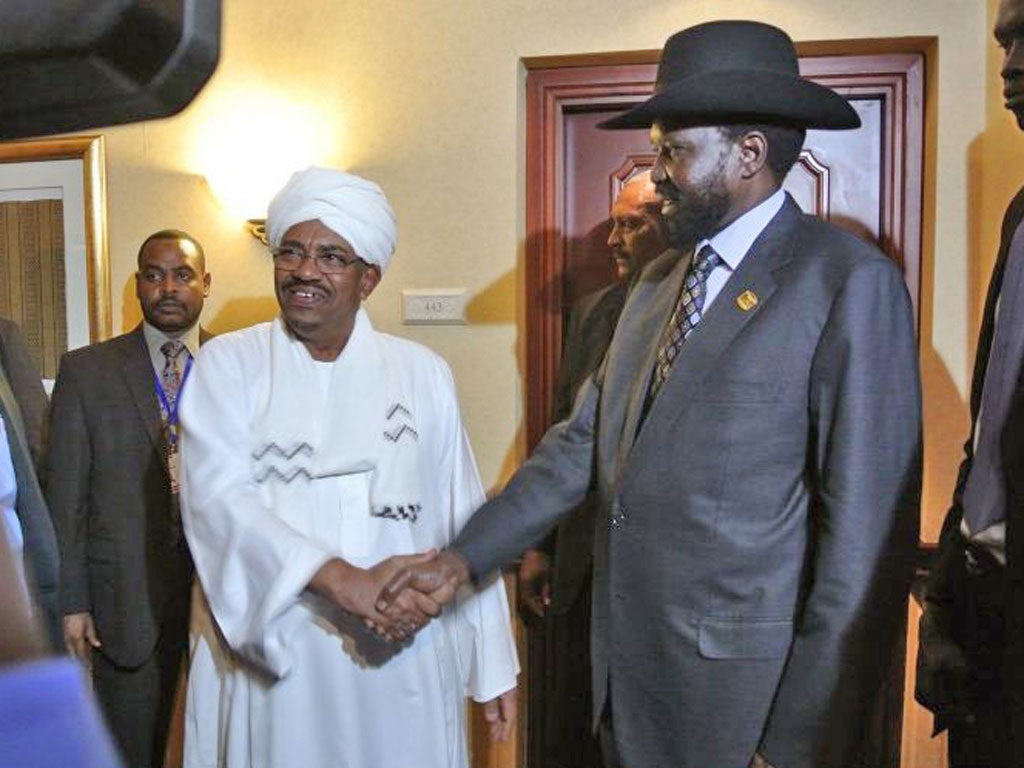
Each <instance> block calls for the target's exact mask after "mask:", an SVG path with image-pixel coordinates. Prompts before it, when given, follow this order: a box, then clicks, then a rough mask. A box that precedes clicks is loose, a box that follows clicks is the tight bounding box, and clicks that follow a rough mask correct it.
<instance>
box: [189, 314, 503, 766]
mask: <svg viewBox="0 0 1024 768" xmlns="http://www.w3.org/2000/svg"><path fill="white" fill-rule="evenodd" d="M339 366H342V367H341V368H339ZM275 367H276V368H277V369H278V375H277V376H275V373H274V369H275ZM284 372H287V377H284V376H282V374H283V373H284ZM181 421H182V426H183V446H182V458H183V492H182V516H183V522H184V527H185V532H186V535H187V537H188V541H189V545H190V547H191V549H192V553H193V557H194V559H195V564H196V571H197V574H198V576H199V582H200V584H201V586H202V590H203V592H204V594H203V595H201V596H200V599H199V600H197V601H196V603H197V607H198V610H197V611H196V612H195V616H194V620H193V648H192V659H191V669H190V678H189V690H188V697H187V704H186V724H185V765H186V766H187V767H188V768H212V767H213V766H217V767H218V768H219V767H221V766H225V767H227V768H242V767H243V766H244V767H249V766H251V767H252V768H328V767H330V768H391V767H395V768H398V767H400V766H410V767H412V766H415V767H416V768H433V767H435V766H436V767H437V768H441V767H442V766H443V767H444V768H464V766H467V765H468V758H467V752H466V739H465V698H464V697H465V696H467V695H468V696H471V697H472V698H473V699H475V700H477V701H487V700H489V699H493V698H494V697H496V696H498V695H499V694H501V693H504V692H505V691H507V690H509V689H510V688H512V687H513V686H514V685H515V676H516V674H517V672H518V662H517V659H516V653H515V646H514V642H513V639H512V633H511V628H510V622H509V610H508V604H507V601H506V596H505V590H504V586H503V584H502V582H501V579H500V578H492V579H491V580H489V581H488V582H487V586H481V587H479V588H478V589H476V590H472V589H465V590H463V591H462V592H461V593H460V595H459V597H458V599H457V601H456V602H455V604H453V606H450V607H449V608H446V609H445V611H444V613H443V614H442V616H441V618H440V619H438V620H435V621H432V622H430V624H428V625H427V626H426V627H425V628H424V629H423V630H421V631H420V632H419V633H418V634H417V635H416V636H415V638H414V639H413V640H412V641H411V642H409V643H407V644H402V645H395V644H389V643H386V642H384V641H383V640H380V639H378V638H377V637H376V636H374V635H373V634H372V633H370V632H369V631H367V630H366V629H365V628H364V627H363V626H362V622H361V621H360V620H358V619H355V618H353V617H352V616H349V615H347V614H344V613H342V612H340V611H337V610H332V608H331V607H330V606H327V605H326V604H325V601H323V600H321V599H319V598H317V597H316V596H313V595H311V594H310V593H308V592H307V591H306V590H305V587H306V585H307V584H308V582H309V580H310V578H311V577H312V576H313V574H314V573H315V572H316V571H317V569H319V568H320V566H322V565H323V564H324V563H325V562H327V560H328V559H329V558H331V557H335V556H337V557H341V558H344V559H345V560H346V561H348V562H350V563H352V564H354V565H357V566H361V567H365V566H370V565H373V564H375V563H376V562H378V561H380V560H381V559H383V558H385V557H387V556H390V555H395V554H410V553H414V552H422V551H425V550H427V549H430V548H440V547H443V546H444V545H445V544H447V543H448V542H449V541H450V540H451V539H452V538H453V537H454V535H455V533H456V532H457V531H458V530H459V529H460V528H461V526H462V524H463V523H464V522H465V520H466V519H467V518H468V517H469V515H470V514H471V513H472V512H473V510H474V509H475V508H476V507H477V506H479V504H480V503H481V502H482V501H483V498H484V495H483V490H482V487H481V484H480V479H479V476H478V474H477V470H476V465H475V463H474V460H473V456H472V453H471V451H470V447H469V443H468V441H467V439H466V435H465V432H464V430H463V428H462V424H461V421H460V417H459V408H458V403H457V401H456V396H455V387H454V383H453V381H452V378H451V373H450V371H449V370H448V367H447V365H446V364H445V363H444V361H443V360H441V359H440V358H439V357H438V356H437V355H435V354H433V353H432V352H430V351H429V350H427V349H426V348H425V347H422V346H420V345H418V344H414V343H412V342H409V341H407V340H403V339H399V338H396V337H393V336H388V335H386V334H382V333H377V332H376V331H374V330H373V329H372V327H371V326H370V323H369V320H368V319H367V317H366V315H365V313H364V312H363V311H360V313H359V315H358V317H357V322H356V327H355V330H354V331H353V334H352V337H351V338H350V340H349V343H348V344H347V345H346V347H345V349H344V350H343V351H342V354H341V355H340V356H339V358H338V360H336V361H334V362H333V363H317V362H315V361H313V360H312V358H310V357H309V354H308V352H307V351H306V350H305V347H304V346H303V345H302V344H301V343H300V342H298V341H296V340H294V339H293V338H292V337H291V336H290V335H288V334H287V332H286V331H285V330H284V326H283V325H282V324H281V321H280V320H276V321H274V322H273V323H266V324H263V325H258V326H255V327H253V328H249V329H246V330H243V331H239V332H236V333H231V334H226V335H223V336H219V337H217V338H216V339H213V340H211V341H210V342H209V343H208V344H206V345H204V347H203V348H202V350H201V351H200V353H199V356H198V357H197V360H196V363H195V365H194V368H193V372H192V381H190V382H189V386H188V388H187V390H186V395H185V396H184V398H183V403H182V411H181ZM347 425H350V426H351V429H346V426H347ZM275 430H276V431H275ZM289 430H290V431H291V432H292V434H285V433H287V432H289ZM204 598H205V599H204ZM207 605H208V606H209V609H211V611H210V612H212V617H213V618H214V619H215V620H216V622H215V623H214V622H213V621H211V620H210V612H207V611H206V610H204V609H205V608H206V606H207ZM225 640H226V644H225ZM226 646H230V648H231V649H232V652H233V653H232V652H227V651H226Z"/></svg>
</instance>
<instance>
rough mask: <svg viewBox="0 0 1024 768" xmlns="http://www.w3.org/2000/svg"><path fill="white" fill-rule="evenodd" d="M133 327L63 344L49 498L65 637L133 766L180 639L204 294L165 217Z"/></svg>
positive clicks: (188, 570)
mask: <svg viewBox="0 0 1024 768" xmlns="http://www.w3.org/2000/svg"><path fill="white" fill-rule="evenodd" d="M135 286H136V295H137V296H138V299H139V303H140V305H141V307H142V314H143V317H144V321H143V322H142V323H141V324H140V325H139V326H138V327H137V328H135V329H134V330H133V331H131V332H129V333H126V334H124V335H122V336H118V337H116V338H114V339H111V340H109V341H105V342H102V343H100V344H94V345H91V346H89V347H85V348H83V349H78V350H74V351H72V352H69V353H67V354H66V355H64V357H63V358H62V359H61V363H60V369H59V371H58V374H57V382H56V385H55V387H54V392H53V399H52V404H51V421H50V433H51V435H52V440H51V442H50V447H49V451H48V457H49V460H48V465H49V468H50V474H49V478H48V482H47V488H46V492H47V498H48V500H49V503H50V508H51V511H52V514H53V520H54V524H55V525H56V528H57V535H58V540H59V542H60V551H61V557H62V561H63V569H62V572H61V579H60V602H61V610H62V612H63V616H64V618H63V625H64V626H63V629H64V640H65V644H66V646H67V648H68V651H69V652H70V653H71V654H73V655H74V656H75V657H77V658H79V659H80V660H81V661H82V662H83V663H85V664H87V665H90V666H91V673H92V679H93V685H94V687H95V691H96V695H97V697H98V698H99V701H100V704H101V707H102V709H103V712H104V715H105V716H106V718H107V722H108V724H109V725H110V728H111V731H112V732H113V734H114V737H115V740H116V741H117V744H118V746H119V747H120V749H121V750H122V753H123V754H124V757H125V761H126V763H127V764H128V765H129V766H130V767H131V768H148V767H149V766H154V767H155V766H161V765H162V764H163V756H164V750H165V746H166V740H167V732H168V726H169V722H170V717H171V712H172V704H173V699H174V693H175V689H176V685H177V682H178V678H179V674H180V671H181V665H182V662H183V660H184V658H185V654H186V650H187V646H188V621H189V597H190V590H191V582H192V563H191V559H190V557H189V553H188V547H187V545H186V543H185V540H184V537H183V535H182V531H181V521H180V518H179V512H178V487H177V471H178V420H177V402H178V394H179V393H180V391H181V390H182V388H183V387H184V386H187V384H188V375H189V371H190V369H191V364H192V362H191V361H192V358H193V356H194V355H195V353H196V352H197V351H198V347H199V344H200V343H201V341H202V338H201V337H202V336H204V335H205V333H204V332H203V331H202V330H201V329H200V327H199V324H198V321H199V314H200V312H201V310H202V307H203V300H204V299H205V298H206V296H207V295H208V294H209V289H210V275H209V274H208V273H207V271H206V265H205V256H204V254H203V250H202V247H201V246H200V244H199V243H198V242H197V241H196V240H195V238H193V237H191V236H190V235H188V234H187V233H185V232H182V231H179V230H161V231H160V232H156V233H154V234H152V235H150V236H149V237H148V238H146V240H145V241H144V242H143V244H142V246H141V247H140V249H139V255H138V271H137V272H136V275H135Z"/></svg>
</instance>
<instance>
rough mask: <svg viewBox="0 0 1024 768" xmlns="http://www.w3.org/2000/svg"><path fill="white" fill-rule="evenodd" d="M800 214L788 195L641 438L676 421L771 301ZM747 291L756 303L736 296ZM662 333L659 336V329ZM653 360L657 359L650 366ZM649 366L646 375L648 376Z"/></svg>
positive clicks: (714, 308) (700, 331)
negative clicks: (649, 429)
mask: <svg viewBox="0 0 1024 768" xmlns="http://www.w3.org/2000/svg"><path fill="white" fill-rule="evenodd" d="M801 215H802V213H801V212H800V209H799V208H798V207H797V205H796V203H794V202H793V201H792V199H790V198H789V197H788V196H787V199H786V203H785V204H784V205H783V207H782V209H781V210H780V211H779V213H778V214H777V215H776V216H775V218H774V219H772V221H771V222H770V223H769V224H768V226H767V227H765V229H764V231H763V232H762V233H761V234H760V235H759V236H758V237H757V239H756V240H755V241H754V244H753V245H752V246H751V248H750V250H749V251H748V252H747V255H746V256H745V257H744V258H743V261H742V262H741V263H740V266H739V268H738V269H737V270H736V272H735V273H734V274H733V275H732V276H731V277H730V278H729V280H728V282H727V283H726V284H725V286H724V287H723V288H722V291H721V292H720V293H719V294H718V296H717V297H716V298H715V301H714V303H713V304H712V305H711V308H710V309H709V310H708V312H707V314H706V315H704V317H703V319H702V320H701V322H700V325H698V326H697V328H696V329H694V331H693V333H691V334H690V336H689V337H688V338H687V339H686V342H685V343H684V344H683V348H682V350H681V351H680V353H679V357H678V358H676V361H675V363H674V364H673V366H672V370H671V371H670V372H669V375H668V378H667V379H666V380H665V383H664V384H663V385H662V388H661V391H660V392H659V393H658V397H657V398H656V399H655V401H654V403H652V404H651V409H650V412H649V413H648V415H647V418H646V419H645V421H644V424H643V425H642V426H641V427H640V431H639V434H638V435H637V440H638V441H639V440H640V439H641V438H642V437H643V435H644V434H645V432H646V431H647V429H645V428H646V427H647V426H648V425H650V424H655V423H658V422H659V421H661V420H664V419H665V418H666V417H671V418H672V419H673V420H674V419H675V418H676V417H677V416H678V415H679V414H680V413H681V412H683V411H684V410H685V409H686V408H687V407H689V404H690V403H691V402H692V399H691V398H689V397H687V393H688V392H692V391H694V388H696V387H699V386H700V385H701V381H702V380H703V379H704V378H705V377H706V376H707V374H708V372H709V371H711V370H712V369H713V367H714V365H715V362H716V361H717V360H718V358H719V357H720V356H721V355H722V353H723V352H725V350H726V349H727V348H728V347H729V345H730V344H731V343H732V341H733V339H735V338H736V336H738V335H739V333H740V332H741V331H742V330H743V329H744V328H745V327H746V325H747V323H749V322H751V321H752V320H753V319H754V317H756V316H757V315H758V313H759V312H761V311H762V310H763V308H764V307H765V306H766V305H767V304H768V302H770V301H771V297H772V295H773V294H774V293H775V290H776V288H777V282H776V279H775V275H774V273H775V272H776V271H777V270H778V269H780V268H781V267H782V266H784V265H785V264H786V263H787V262H789V261H790V260H791V259H792V256H793V248H792V246H791V244H790V243H789V242H788V240H789V238H790V234H791V231H792V226H793V224H794V223H795V221H796V220H797V218H798V217H799V216H801ZM680 280H681V278H680ZM747 291H749V292H750V293H752V294H753V295H754V296H756V297H757V303H756V304H755V305H754V306H753V307H749V308H747V309H744V308H743V307H741V306H740V303H739V302H738V301H737V299H739V297H740V296H741V295H743V294H744V293H746V292H747ZM677 293H678V291H677ZM670 311H671V310H670ZM666 322H667V319H666ZM658 336H659V338H660V332H659V333H658ZM656 347H657V342H655V348H656ZM655 354H656V351H655ZM653 364H654V360H653V358H652V359H651V361H650V366H649V369H650V368H651V367H653ZM649 369H648V371H647V374H646V375H647V376H648V377H649V376H650V370H649ZM644 391H645V392H646V389H645V390H644Z"/></svg>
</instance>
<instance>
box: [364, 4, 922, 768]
mask: <svg viewBox="0 0 1024 768" xmlns="http://www.w3.org/2000/svg"><path fill="white" fill-rule="evenodd" d="M858 123H859V120H858V118H857V115H856V113H855V112H854V111H853V109H852V108H851V107H850V106H849V105H848V104H847V103H846V102H845V101H844V100H843V99H842V98H840V97H839V96H838V95H836V94H835V93H833V92H831V91H829V90H828V89H825V88H822V87H819V86H817V85H815V84H813V83H811V82H809V81H806V80H803V79H801V78H800V77H799V75H798V71H797V60H796V53H795V50H794V48H793V44H792V41H791V40H790V39H789V38H788V37H787V36H786V34H785V33H783V32H782V31H781V30H778V29H776V28H774V27H771V26H768V25H765V24H759V23H753V22H740V21H735V22H715V23H710V24H703V25H700V26H697V27H693V28H691V29H687V30H684V31H682V32H680V33H678V34H676V35H674V36H673V37H672V38H670V39H669V41H668V43H667V44H666V46H665V49H664V52H663V54H662V59H661V63H660V65H659V69H658V83H657V86H656V93H655V95H654V96H653V97H651V98H650V99H649V100H648V101H646V102H644V103H643V104H641V105H640V106H638V107H637V108H635V109H633V110H632V111H630V112H627V113H626V114H624V115H622V116H620V117H618V118H616V119H614V120H611V121H609V122H608V123H606V124H605V126H604V127H607V128H627V127H637V126H650V128H651V139H652V142H653V144H654V147H655V149H656V151H657V160H656V162H655V165H654V168H653V172H652V176H653V178H654V180H655V182H656V184H657V186H658V188H659V191H660V192H661V193H662V195H663V196H664V197H665V200H666V202H665V203H664V206H663V214H664V215H665V216H666V218H667V219H668V222H669V225H670V229H671V230H672V233H673V236H674V237H675V242H676V243H678V244H682V243H696V247H695V248H690V249H687V250H683V251H668V252H666V253H665V254H663V255H661V256H659V257H658V258H657V259H655V260H654V261H652V262H651V263H650V264H649V265H648V266H647V268H646V269H645V270H644V272H643V273H642V274H641V275H640V278H639V280H638V282H637V284H636V286H635V287H634V289H633V291H632V292H631V295H630V297H629V299H628V300H627V303H626V306H625V308H624V310H623V313H622V316H621V319H620V321H619V324H618V327H617V329H616V332H615V336H614V338H613V339H612V343H611V346H610V348H609V350H608V354H607V357H606V358H605V361H604V363H603V365H602V367H601V368H600V369H599V370H598V372H597V373H596V374H595V375H594V376H593V377H592V378H591V379H589V380H588V381H587V382H586V383H584V385H583V387H582V388H581V389H580V392H579V394H578V395H577V398H576V404H575V408H574V411H573V413H572V414H571V415H570V416H569V417H568V418H567V419H566V420H565V421H563V422H561V423H560V424H557V425H555V426H554V427H552V428H551V430H549V431H548V433H547V435H545V437H544V439H543V440H542V441H541V443H540V445H539V446H538V447H537V449H536V451H535V452H534V453H533V455H532V456H531V457H530V458H529V459H528V460H527V462H526V463H525V464H524V466H523V467H522V468H521V469H520V470H519V472H517V473H516V475H515V476H514V477H513V478H512V480H511V481H510V482H509V484H508V486H507V487H506V489H505V491H504V492H503V493H502V494H500V495H499V496H498V497H496V498H495V499H493V500H492V501H490V502H488V503H487V504H485V505H484V506H483V507H482V508H481V509H480V510H479V511H478V512H477V513H476V515H474V517H473V518H472V519H471V520H470V521H469V523H468V524H467V526H466V528H465V529H464V530H463V531H462V533H461V534H460V535H459V536H458V537H457V538H456V539H455V541H454V542H453V544H452V547H451V548H450V549H448V550H445V551H444V552H442V553H441V554H440V555H439V556H438V557H437V559H436V560H435V561H434V563H433V564H431V565H429V566H427V565H424V566H419V567H417V568H413V569H409V570H408V571H407V572H406V573H404V574H402V575H401V577H399V578H396V579H395V581H394V582H393V583H392V584H391V585H389V588H388V589H385V591H384V592H383V593H382V596H381V605H382V607H383V605H384V604H385V603H386V602H387V600H388V598H389V597H390V594H391V592H392V591H393V590H394V589H395V588H399V587H402V586H404V585H407V584H412V585H413V586H416V587H418V588H420V589H423V590H428V591H429V590H431V589H437V590H438V591H437V592H436V593H435V594H437V595H440V594H443V593H444V592H448V591H450V590H451V589H452V587H453V586H454V585H456V584H458V583H460V582H461V581H463V580H465V579H468V578H471V577H475V576H478V575H482V574H486V573H488V572H489V571H491V570H492V569H493V568H494V567H495V566H498V565H501V564H502V563H504V562H506V561H508V560H509V559H510V558H512V557H513V556H515V555H516V554H518V553H519V552H521V551H522V550H523V549H525V548H526V547H527V546H529V545H531V544H532V543H534V542H535V541H537V540H538V539H539V538H540V537H541V536H543V534H544V533H545V532H546V531H547V530H548V529H549V528H550V527H551V525H552V524H553V523H555V522H556V521H557V519H558V518H559V516H561V515H562V514H564V513H565V512H566V511H567V510H569V509H571V508H572V507H573V506H574V505H575V504H576V503H578V502H579V500H580V499H581V498H582V496H583V494H584V492H585V491H586V489H587V487H588V486H589V484H590V481H591V475H592V473H596V479H597V488H598V492H599V494H600V498H601V503H602V506H603V509H604V511H605V514H604V515H603V519H601V520H600V521H599V524H598V526H597V531H596V538H595V544H594V598H593V635H592V653H593V670H594V707H595V710H594V713H595V718H596V719H597V720H598V721H599V722H600V724H601V726H602V731H603V734H602V735H603V736H605V743H606V744H607V746H608V748H609V749H608V752H609V755H608V757H609V761H610V763H611V764H613V765H622V766H629V768H662V767H664V768H705V767H708V766H712V767H713V768H737V767H738V766H746V765H753V766H762V765H773V766H777V768H811V767H814V768H818V767H819V766H835V767H837V768H838V767H840V766H841V767H842V768H849V767H850V766H858V765H861V764H862V763H861V758H860V757H859V755H858V748H859V747H860V745H861V742H862V741H863V740H864V736H865V724H866V722H867V720H868V715H869V714H870V709H871V706H872V704H873V703H874V700H875V697H876V694H877V693H878V691H879V688H880V686H881V684H882V677H883V675H884V671H885V670H887V669H888V668H889V664H890V660H891V658H892V649H893V645H892V642H893V640H894V639H895V638H896V636H897V633H898V631H899V628H900V626H901V620H902V618H903V616H905V611H906V594H907V577H908V575H909V573H908V572H909V562H910V553H911V552H912V551H913V547H914V544H915V543H916V538H917V536H916V534H917V516H916V512H917V497H918V494H919V489H920V437H921V436H920V428H921V422H920V418H921V414H920V389H919V381H918V370H917V345H916V341H915V334H914V322H913V317H912V312H911V307H910V301H909V298H908V296H907V292H906V289H905V287H904V283H903V279H902V277H901V275H900V273H899V271H898V269H897V268H896V267H895V265H894V264H893V263H892V262H891V261H890V260H889V259H887V258H886V257H885V256H883V255H882V254H881V253H880V252H879V251H878V250H877V249H875V248H874V247H872V246H871V245H869V244H867V243H865V242H862V241H861V240H859V239H857V238H855V237H853V236H852V235H849V234H846V233H844V232H841V231H840V230H838V229H835V228H834V227H832V226H830V225H828V224H825V223H822V222H820V221H818V220H817V219H815V218H813V217H810V216H807V215H804V214H803V213H801V211H800V210H799V209H798V207H797V205H796V204H795V203H794V202H793V200H792V199H791V198H790V197H788V196H787V195H786V194H785V193H783V192H782V191H781V189H780V185H781V183H782V180H783V177H784V176H785V175H786V172H787V171H788V170H789V168H790V167H791V165H792V164H793V162H794V161H795V160H796V158H797V155H798V153H799V150H800V147H801V144H802V142H803V138H804V131H805V129H806V128H810V127H819V128H850V127H855V126H856V125H858Z"/></svg>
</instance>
